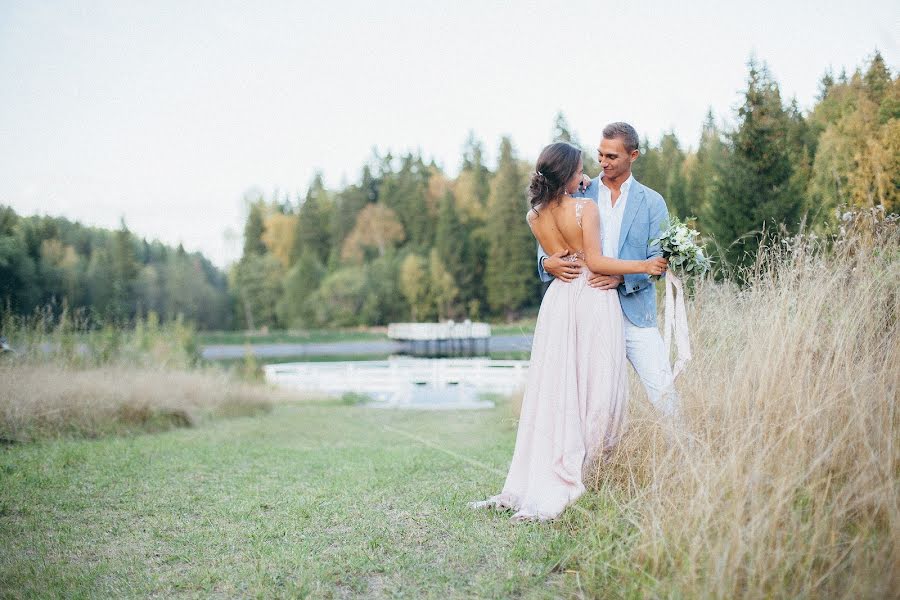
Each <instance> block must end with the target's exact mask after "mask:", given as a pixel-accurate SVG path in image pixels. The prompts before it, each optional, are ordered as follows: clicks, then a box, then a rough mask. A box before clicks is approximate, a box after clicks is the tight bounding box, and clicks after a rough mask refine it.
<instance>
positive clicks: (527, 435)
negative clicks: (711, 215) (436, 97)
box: [470, 142, 666, 521]
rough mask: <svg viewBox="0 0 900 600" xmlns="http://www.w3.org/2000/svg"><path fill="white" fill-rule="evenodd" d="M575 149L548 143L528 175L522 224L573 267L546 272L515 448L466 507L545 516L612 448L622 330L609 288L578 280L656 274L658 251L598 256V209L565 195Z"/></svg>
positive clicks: (620, 415) (618, 422) (577, 490)
mask: <svg viewBox="0 0 900 600" xmlns="http://www.w3.org/2000/svg"><path fill="white" fill-rule="evenodd" d="M582 173H583V165H582V161H581V149H580V148H578V147H576V146H573V145H572V144H569V143H566V142H559V143H555V144H550V145H549V146H547V147H546V148H544V150H543V151H542V152H541V155H540V156H539V157H538V160H537V165H536V167H535V173H534V174H533V175H532V177H531V185H530V186H529V189H528V199H529V201H530V203H531V209H530V210H529V211H528V214H527V217H526V218H527V220H528V225H529V226H530V227H531V231H532V233H533V234H534V236H535V237H536V238H537V240H538V242H540V244H541V246H542V247H543V248H544V250H545V251H546V252H547V253H548V254H554V253H556V252H560V251H567V252H568V253H567V256H566V260H571V261H572V262H577V263H578V264H580V265H581V266H582V267H586V268H582V271H581V274H580V275H579V276H578V278H576V279H575V280H574V281H572V282H571V283H566V282H564V281H560V280H558V279H555V280H554V281H553V282H552V283H551V284H550V287H549V288H548V289H547V293H546V294H545V295H544V299H543V301H542V302H541V308H540V311H539V312H538V318H537V324H536V326H535V330H534V342H533V345H532V349H531V366H530V368H529V371H528V380H527V383H526V387H525V396H524V398H523V400H522V410H521V414H520V416H519V428H518V432H517V434H516V447H515V450H514V451H513V457H512V463H511V464H510V467H509V473H508V474H507V476H506V483H505V484H504V485H503V490H502V492H501V493H500V494H498V495H496V496H492V497H490V498H488V499H487V500H482V501H480V502H473V503H470V506H471V507H473V508H497V509H512V510H515V511H516V512H515V514H514V515H513V516H512V520H513V521H526V520H540V521H544V520H551V519H555V518H556V517H558V516H559V515H560V514H561V513H562V511H563V510H564V509H565V508H566V507H567V506H568V505H570V504H571V503H573V502H574V501H575V500H577V499H578V497H579V496H581V494H583V493H584V491H585V487H584V484H583V482H582V481H583V475H582V472H583V471H582V469H583V468H584V467H585V466H586V465H587V464H590V463H592V462H593V461H595V460H597V459H599V458H600V457H601V455H602V453H603V452H605V451H607V450H609V449H611V448H612V446H613V445H614V444H615V442H616V440H617V438H618V436H619V433H620V432H621V430H622V426H623V422H624V418H625V408H626V402H627V393H628V388H627V379H626V372H625V337H624V330H623V321H622V310H621V308H620V307H619V296H618V293H617V292H616V291H615V290H599V289H596V288H592V287H590V286H589V285H588V283H587V279H588V277H589V276H590V274H591V273H590V272H589V271H592V272H596V273H604V274H607V275H625V274H629V273H646V274H648V275H661V274H662V273H663V272H664V271H665V270H666V261H665V259H663V258H651V259H648V260H619V259H616V258H609V257H605V256H603V254H602V252H601V247H602V246H601V244H600V214H599V209H598V208H597V205H596V204H595V203H594V202H593V201H592V200H590V199H585V198H573V197H572V196H571V194H572V193H574V192H575V190H576V189H577V188H578V184H579V183H581V180H582Z"/></svg>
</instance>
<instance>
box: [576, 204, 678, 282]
mask: <svg viewBox="0 0 900 600" xmlns="http://www.w3.org/2000/svg"><path fill="white" fill-rule="evenodd" d="M581 225H582V230H583V232H584V233H583V236H584V254H585V262H586V263H587V266H588V269H590V270H591V271H592V272H594V273H603V274H604V275H628V274H631V273H646V274H647V275H662V274H663V273H665V271H666V260H665V259H664V258H660V257H655V258H648V259H647V260H621V259H618V258H610V257H608V256H603V252H602V251H601V248H602V245H601V243H600V210H599V209H598V208H597V205H596V204H594V203H593V202H585V203H584V213H583V214H582V217H581Z"/></svg>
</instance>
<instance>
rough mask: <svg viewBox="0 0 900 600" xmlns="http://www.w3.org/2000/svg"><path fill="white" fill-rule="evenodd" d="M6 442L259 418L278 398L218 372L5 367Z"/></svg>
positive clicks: (0, 425) (0, 413)
mask: <svg viewBox="0 0 900 600" xmlns="http://www.w3.org/2000/svg"><path fill="white" fill-rule="evenodd" d="M0 381H2V382H3V384H2V386H0V440H3V441H6V442H27V441H32V440H36V439H42V438H52V437H58V436H77V437H97V436H101V435H109V434H123V433H135V432H150V431H161V430H165V429H170V428H173V427H190V426H193V425H196V424H197V423H199V422H201V421H203V420H206V419H208V418H213V417H232V416H245V415H253V414H257V413H259V412H263V411H267V410H269V409H270V408H271V405H272V403H273V402H274V401H277V400H278V398H277V396H281V395H283V394H280V393H278V392H275V391H274V390H270V389H268V388H266V387H264V386H261V385H258V384H251V383H247V382H243V381H238V380H235V379H234V378H231V377H229V376H227V375H226V374H225V373H221V372H214V371H184V370H173V369H165V368H158V367H156V368H154V367H150V368H137V367H133V366H124V365H115V364H112V365H105V366H102V367H92V368H87V369H83V370H74V369H71V368H69V367H65V366H62V365H55V364H48V363H40V364H28V363H24V364H16V365H12V364H0Z"/></svg>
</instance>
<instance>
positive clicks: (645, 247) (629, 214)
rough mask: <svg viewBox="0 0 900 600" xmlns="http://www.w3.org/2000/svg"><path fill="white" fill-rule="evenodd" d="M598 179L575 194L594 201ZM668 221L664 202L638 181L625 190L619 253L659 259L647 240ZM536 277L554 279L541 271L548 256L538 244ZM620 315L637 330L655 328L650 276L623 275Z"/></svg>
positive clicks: (632, 257)
mask: <svg viewBox="0 0 900 600" xmlns="http://www.w3.org/2000/svg"><path fill="white" fill-rule="evenodd" d="M601 185H603V184H602V183H600V177H597V178H595V179H593V180H591V185H590V186H589V187H588V188H587V190H585V191H584V192H579V193H577V194H575V196H576V197H579V198H590V199H591V200H593V201H594V202H597V197H598V195H599V193H600V186H601ZM668 220H669V211H668V209H667V208H666V201H665V200H663V197H662V196H660V195H659V193H657V192H656V191H655V190H651V189H650V188H648V187H647V186H645V185H643V184H641V183H639V182H638V181H637V180H634V182H633V183H632V184H631V188H630V189H629V190H628V200H627V201H626V203H625V213H624V214H623V215H622V229H621V231H620V232H619V254H618V256H617V258H621V259H624V260H646V259H648V258H650V257H652V256H660V255H661V254H662V251H661V250H660V249H659V245H651V244H650V240H653V239H656V238H658V237H659V236H660V234H661V233H662V229H661V227H662V226H664V225H665V224H666V223H667V222H668ZM537 255H538V275H539V276H540V278H541V281H551V280H552V279H553V276H552V275H550V274H549V273H547V272H546V271H544V267H543V266H542V265H541V259H542V258H544V257H545V256H547V253H546V252H544V249H543V248H541V245H540V244H538V250H537ZM618 292H619V302H620V304H621V305H622V312H623V313H625V316H626V317H627V318H628V320H629V321H631V322H632V323H634V324H635V325H637V326H638V327H655V326H656V287H655V286H654V285H653V281H651V280H650V276H649V275H644V274H641V275H625V281H624V282H623V283H622V284H621V285H620V286H619V287H618Z"/></svg>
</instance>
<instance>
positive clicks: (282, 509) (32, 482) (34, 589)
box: [0, 402, 597, 598]
mask: <svg viewBox="0 0 900 600" xmlns="http://www.w3.org/2000/svg"><path fill="white" fill-rule="evenodd" d="M511 414H512V413H511V411H510V409H509V407H508V406H506V405H505V404H501V405H500V406H498V408H496V409H494V410H490V411H473V412H419V411H415V412H413V411H408V412H402V411H387V410H379V409H373V408H366V407H363V406H347V405H343V404H341V403H339V402H318V403H306V404H283V405H279V406H277V407H276V408H275V409H274V410H273V411H272V412H271V413H268V414H266V415H263V416H256V417H246V418H236V419H227V420H219V421H213V422H209V423H207V424H204V425H202V426H201V427H198V428H195V429H179V430H173V431H169V432H166V433H161V434H146V435H139V436H135V437H113V438H105V439H100V440H57V441H51V442H39V443H33V444H18V445H11V446H6V447H5V448H2V449H0V548H2V552H0V596H4V597H47V596H63V595H64V596H68V597H145V596H156V597H170V596H188V597H191V596H199V597H206V596H218V597H238V596H239V597H266V598H268V597H304V596H311V597H315V598H344V597H403V598H422V597H432V598H434V597H441V598H470V597H480V598H505V597H534V598H544V597H547V598H549V597H560V596H562V597H572V596H578V595H579V593H580V591H581V590H580V585H581V583H582V582H581V579H580V577H579V574H578V572H577V571H575V570H574V569H576V568H577V566H576V567H574V568H571V569H570V568H569V567H571V565H574V564H576V556H577V554H578V548H579V544H580V543H581V540H582V538H583V532H584V531H585V530H586V529H588V526H589V523H588V518H587V517H586V516H585V513H584V512H581V511H579V510H570V511H568V512H567V513H566V515H565V516H564V518H563V519H561V520H560V521H558V522H556V523H552V524H543V525H540V524H512V523H509V522H508V514H504V513H496V512H473V511H471V510H470V509H469V508H467V507H466V502H467V501H469V500H473V499H480V498H483V497H485V496H486V495H488V494H490V493H495V492H497V491H499V489H500V487H501V486H502V483H503V478H504V476H505V469H506V467H507V465H508V461H509V458H510V456H511V452H512V447H513V442H514V436H515V430H514V421H513V419H512V417H511ZM596 502H597V498H596V497H595V496H594V495H593V494H587V495H586V496H585V497H584V498H583V499H582V500H581V501H580V502H579V505H585V506H589V505H590V504H591V503H596Z"/></svg>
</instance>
